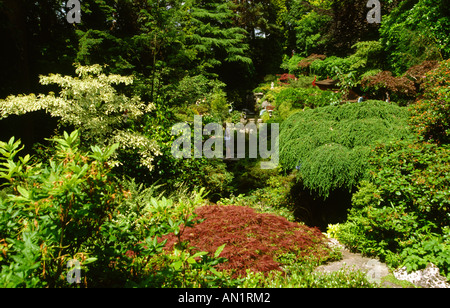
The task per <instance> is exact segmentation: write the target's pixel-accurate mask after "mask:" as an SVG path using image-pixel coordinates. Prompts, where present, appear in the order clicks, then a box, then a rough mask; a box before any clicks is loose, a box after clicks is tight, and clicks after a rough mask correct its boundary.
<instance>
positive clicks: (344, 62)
mask: <svg viewBox="0 0 450 308" xmlns="http://www.w3.org/2000/svg"><path fill="white" fill-rule="evenodd" d="M351 65H352V63H351V62H350V61H349V60H348V58H340V57H336V56H331V57H327V58H326V59H324V60H320V59H319V60H315V61H313V62H312V63H311V66H310V68H311V72H312V73H313V74H314V75H317V78H318V79H325V78H333V77H334V76H335V75H336V69H338V70H339V71H341V72H344V73H347V72H349V69H350V66H351Z"/></svg>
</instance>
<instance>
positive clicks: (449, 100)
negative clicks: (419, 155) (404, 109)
mask: <svg viewBox="0 0 450 308" xmlns="http://www.w3.org/2000/svg"><path fill="white" fill-rule="evenodd" d="M449 72H450V60H447V61H442V62H441V63H440V64H439V65H438V67H436V68H435V69H433V70H431V71H429V72H427V74H426V75H425V77H424V78H423V81H422V84H421V87H422V89H423V90H424V94H423V98H421V99H419V100H418V101H416V102H415V103H414V104H413V105H411V107H410V110H411V119H410V123H411V125H412V126H413V127H414V129H415V130H416V131H417V132H418V133H419V135H421V136H422V137H424V138H425V140H430V141H433V142H437V143H449V142H450V120H449V119H450V77H449Z"/></svg>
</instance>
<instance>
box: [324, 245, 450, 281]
mask: <svg viewBox="0 0 450 308" xmlns="http://www.w3.org/2000/svg"><path fill="white" fill-rule="evenodd" d="M329 245H330V246H332V247H333V246H337V247H339V248H340V249H341V253H342V259H341V260H339V261H334V262H330V263H328V264H324V265H321V266H319V267H317V268H316V271H323V272H333V271H338V270H340V269H342V268H343V267H346V268H350V269H351V268H353V269H355V270H361V271H362V272H364V273H366V275H367V278H368V280H369V281H370V282H376V283H378V284H379V285H381V286H382V287H387V288H402V287H403V286H401V285H400V284H396V283H394V282H391V281H387V280H384V279H383V278H385V277H386V276H388V275H391V276H394V277H395V278H396V279H398V280H406V281H409V282H410V283H412V284H414V285H416V286H417V287H422V288H450V283H448V282H447V280H446V279H445V277H443V276H442V275H440V274H439V269H438V268H437V267H436V266H435V265H433V264H431V263H430V264H429V265H428V266H427V267H426V268H425V269H423V270H419V271H415V272H412V273H407V272H406V270H405V268H400V269H396V270H395V271H394V272H392V271H391V270H389V268H388V267H387V265H386V264H384V263H381V262H380V261H379V260H377V259H374V258H368V257H363V256H362V255H361V254H359V253H352V252H350V251H349V250H348V249H346V248H345V247H344V246H343V245H342V244H340V243H339V242H338V241H337V240H336V239H330V240H329ZM391 280H392V279H391Z"/></svg>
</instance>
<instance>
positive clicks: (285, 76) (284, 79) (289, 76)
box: [278, 74, 297, 84]
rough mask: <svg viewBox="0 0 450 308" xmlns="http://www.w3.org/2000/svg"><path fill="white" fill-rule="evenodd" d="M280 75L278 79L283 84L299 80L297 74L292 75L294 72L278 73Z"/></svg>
mask: <svg viewBox="0 0 450 308" xmlns="http://www.w3.org/2000/svg"><path fill="white" fill-rule="evenodd" d="M278 76H280V77H279V78H278V80H279V81H280V82H281V83H282V84H288V82H289V81H290V80H297V77H295V76H294V75H292V74H281V75H278Z"/></svg>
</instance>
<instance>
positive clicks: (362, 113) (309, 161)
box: [280, 100, 410, 198]
mask: <svg viewBox="0 0 450 308" xmlns="http://www.w3.org/2000/svg"><path fill="white" fill-rule="evenodd" d="M407 121H408V111H407V110H406V108H404V107H399V106H397V105H395V104H391V103H386V102H382V101H370V100H369V101H366V102H363V103H358V104H346V105H341V106H328V107H321V108H315V109H307V110H305V111H300V112H297V113H295V114H293V115H292V116H290V117H289V118H287V119H286V120H285V121H284V122H283V124H282V125H281V130H280V163H281V164H282V165H283V166H284V167H285V168H287V169H290V170H294V169H297V170H298V171H299V172H298V177H299V180H301V181H302V183H303V185H304V186H305V188H308V189H311V190H313V191H316V192H317V193H318V195H320V196H322V197H325V198H326V197H328V195H329V193H330V192H331V191H333V190H334V189H337V188H347V189H349V190H351V189H352V187H354V186H355V185H356V184H357V183H358V182H359V181H360V180H361V179H362V178H363V177H364V175H365V171H366V165H367V159H368V154H369V153H370V151H371V146H372V145H374V144H376V143H377V142H388V141H390V140H397V139H400V138H402V137H405V136H407V135H409V134H410V132H409V129H408V122H407Z"/></svg>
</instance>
